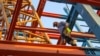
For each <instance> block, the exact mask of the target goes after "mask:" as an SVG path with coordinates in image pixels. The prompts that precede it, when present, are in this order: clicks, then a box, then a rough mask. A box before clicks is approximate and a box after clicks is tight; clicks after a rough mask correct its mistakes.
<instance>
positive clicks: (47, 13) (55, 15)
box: [42, 12, 68, 19]
mask: <svg viewBox="0 0 100 56" xmlns="http://www.w3.org/2000/svg"><path fill="white" fill-rule="evenodd" d="M42 16H47V17H53V18H61V19H67V17H68V16H66V15H61V14H55V13H50V12H43V13H42Z"/></svg>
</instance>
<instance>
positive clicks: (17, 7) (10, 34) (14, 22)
mask: <svg viewBox="0 0 100 56" xmlns="http://www.w3.org/2000/svg"><path fill="white" fill-rule="evenodd" d="M21 5H22V0H17V3H16V6H15V10H14V13H13V17H12V22H11V24H10V27H9V31H8V34H7V38H6V40H12V36H13V32H14V28H15V25H16V22H17V18H18V15H19V12H20V9H21Z"/></svg>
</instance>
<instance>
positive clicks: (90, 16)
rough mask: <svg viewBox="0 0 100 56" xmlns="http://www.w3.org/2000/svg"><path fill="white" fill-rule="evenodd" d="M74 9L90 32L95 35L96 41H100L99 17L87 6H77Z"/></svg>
mask: <svg viewBox="0 0 100 56" xmlns="http://www.w3.org/2000/svg"><path fill="white" fill-rule="evenodd" d="M75 8H76V10H77V11H78V12H79V13H80V14H81V16H82V17H83V20H85V21H86V23H87V24H88V26H89V27H90V29H91V31H92V32H93V33H94V34H95V35H96V37H97V39H99V40H100V34H99V33H100V17H99V16H98V15H97V14H96V13H95V12H94V11H93V9H92V7H91V6H89V5H81V4H77V5H76V6H75Z"/></svg>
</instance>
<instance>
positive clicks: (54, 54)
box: [0, 41, 86, 56]
mask: <svg viewBox="0 0 100 56" xmlns="http://www.w3.org/2000/svg"><path fill="white" fill-rule="evenodd" d="M0 55H7V56H10V55H12V56H86V54H85V52H84V50H83V49H82V48H81V47H72V46H61V45H48V44H33V43H25V42H11V41H0Z"/></svg>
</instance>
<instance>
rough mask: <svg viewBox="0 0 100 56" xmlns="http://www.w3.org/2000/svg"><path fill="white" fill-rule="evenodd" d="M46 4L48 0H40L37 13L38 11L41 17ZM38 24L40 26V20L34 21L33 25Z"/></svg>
mask: <svg viewBox="0 0 100 56" xmlns="http://www.w3.org/2000/svg"><path fill="white" fill-rule="evenodd" d="M45 4H46V0H40V1H39V5H38V8H37V13H38V16H39V17H41V14H42V12H43V9H44V7H45ZM37 26H38V22H37V21H35V22H33V23H32V27H37Z"/></svg>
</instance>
